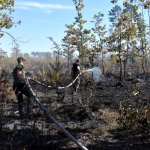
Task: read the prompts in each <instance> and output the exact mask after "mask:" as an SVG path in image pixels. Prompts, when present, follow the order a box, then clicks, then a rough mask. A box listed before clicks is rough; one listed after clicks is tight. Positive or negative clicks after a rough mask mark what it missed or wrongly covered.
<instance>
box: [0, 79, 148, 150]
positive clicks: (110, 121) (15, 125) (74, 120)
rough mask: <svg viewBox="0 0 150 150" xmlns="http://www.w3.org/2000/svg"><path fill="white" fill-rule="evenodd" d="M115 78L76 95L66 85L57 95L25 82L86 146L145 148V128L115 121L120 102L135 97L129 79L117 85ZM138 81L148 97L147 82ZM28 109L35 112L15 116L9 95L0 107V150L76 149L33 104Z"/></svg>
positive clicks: (14, 102) (102, 149) (100, 149)
mask: <svg viewBox="0 0 150 150" xmlns="http://www.w3.org/2000/svg"><path fill="white" fill-rule="evenodd" d="M117 82H118V81H117V80H113V79H112V78H104V79H103V81H100V82H99V83H98V84H96V85H94V86H93V85H90V86H89V87H88V88H85V87H84V86H81V87H80V88H79V90H78V92H77V93H76V94H72V90H71V88H69V89H66V90H65V92H62V91H59V93H58V92H56V90H49V89H45V88H44V87H42V86H41V85H38V84H34V83H33V82H30V83H31V87H32V88H33V89H34V92H35V93H36V95H37V97H38V99H39V100H40V102H41V103H42V104H43V105H44V107H45V108H46V109H47V110H48V111H49V113H50V114H51V115H52V116H53V117H54V118H55V119H56V120H57V121H58V122H59V123H60V124H61V125H62V126H63V127H64V128H65V129H66V130H67V131H68V132H69V133H71V134H72V135H73V136H74V137H75V138H76V139H77V140H78V141H79V142H81V143H82V144H83V145H84V146H86V147H87V148H88V149H89V150H110V149H111V150H120V149H121V150H126V149H128V150H132V149H133V150H135V149H136V150H148V149H150V144H149V143H150V142H149V138H150V135H149V133H147V132H146V130H142V129H141V130H133V129H131V128H124V127H123V126H122V125H120V124H118V123H117V119H118V117H119V107H120V102H122V103H123V102H127V101H129V100H130V101H131V100H132V101H133V103H134V100H136V98H137V96H136V95H134V94H133V92H134V89H135V86H136V83H135V82H134V83H133V81H130V80H129V81H126V82H125V84H124V86H123V87H122V86H115V85H116V83H117ZM139 85H140V96H141V97H142V98H143V99H147V100H148V101H149V98H150V92H149V90H150V81H149V80H147V81H145V80H144V79H141V80H140V82H139ZM83 88H84V89H83ZM82 90H83V92H82ZM64 95H65V96H64ZM141 103H142V102H141ZM25 106H27V101H26V100H25ZM33 108H34V109H33V110H34V112H35V113H36V115H34V116H33V117H32V118H30V119H29V118H26V119H23V120H21V119H20V117H19V114H18V112H17V111H18V104H17V100H16V98H15V96H13V98H12V99H11V101H10V102H8V103H7V104H6V105H5V108H4V109H3V118H2V130H1V132H0V150H78V149H80V148H79V147H78V146H76V145H75V144H74V143H73V142H72V141H71V140H70V139H69V138H68V137H67V136H66V135H65V134H64V133H63V132H62V131H61V130H60V129H58V127H57V126H56V125H55V124H54V123H53V122H52V121H51V120H49V118H48V117H47V116H46V115H45V114H44V113H43V111H42V110H41V109H40V108H39V106H38V104H37V103H36V102H34V107H33Z"/></svg>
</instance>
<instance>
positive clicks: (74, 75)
mask: <svg viewBox="0 0 150 150" xmlns="http://www.w3.org/2000/svg"><path fill="white" fill-rule="evenodd" d="M77 76H78V75H76V74H73V76H72V78H73V79H75V78H76V77H77ZM79 85H80V78H78V79H77V80H76V81H75V82H74V83H73V89H74V91H76V92H77V89H78V88H79Z"/></svg>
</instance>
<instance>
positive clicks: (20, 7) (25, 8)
mask: <svg viewBox="0 0 150 150" xmlns="http://www.w3.org/2000/svg"><path fill="white" fill-rule="evenodd" d="M15 8H18V9H24V10H31V9H30V8H29V7H25V6H15Z"/></svg>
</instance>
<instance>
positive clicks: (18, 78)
mask: <svg viewBox="0 0 150 150" xmlns="http://www.w3.org/2000/svg"><path fill="white" fill-rule="evenodd" d="M17 61H18V65H17V66H16V67H15V68H14V70H13V77H14V82H13V90H14V91H15V95H16V96H17V100H18V109H19V114H20V117H21V119H24V118H25V117H26V115H25V112H24V105H23V103H24V99H23V95H22V94H24V95H25V96H27V97H28V106H27V114H28V116H30V115H31V114H32V99H33V95H32V93H31V91H30V89H29V88H28V87H27V84H28V81H27V80H26V78H25V71H24V62H25V59H24V58H23V57H18V58H17Z"/></svg>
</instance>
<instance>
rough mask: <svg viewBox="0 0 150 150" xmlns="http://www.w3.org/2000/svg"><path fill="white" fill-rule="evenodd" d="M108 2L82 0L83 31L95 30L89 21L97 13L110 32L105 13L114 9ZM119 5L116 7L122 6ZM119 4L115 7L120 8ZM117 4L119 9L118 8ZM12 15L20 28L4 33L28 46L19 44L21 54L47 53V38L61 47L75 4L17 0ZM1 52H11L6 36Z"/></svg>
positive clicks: (63, 0)
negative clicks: (101, 16)
mask: <svg viewBox="0 0 150 150" xmlns="http://www.w3.org/2000/svg"><path fill="white" fill-rule="evenodd" d="M110 1H111V0H84V1H83V3H84V5H85V7H84V9H83V10H82V14H83V19H85V20H87V23H86V24H85V26H84V27H85V28H87V29H91V28H92V27H94V24H92V23H91V22H90V21H91V20H92V17H93V16H94V15H95V14H98V12H101V13H104V15H105V16H104V20H103V23H104V24H106V26H107V29H108V28H109V24H110V23H109V20H108V12H109V11H110V10H111V8H112V7H114V5H113V4H111V2H110ZM122 1H123V0H119V3H120V4H121V6H122ZM119 3H118V4H119ZM120 4H119V5H120ZM14 10H15V12H13V13H12V16H13V17H14V20H13V21H14V22H17V21H19V20H21V22H22V23H21V24H20V25H17V27H12V28H11V29H9V30H4V31H7V32H9V33H10V34H12V35H13V36H14V37H15V38H20V37H21V39H20V40H21V41H28V42H27V43H19V45H20V49H21V53H29V54H30V53H31V52H32V51H38V52H50V51H52V49H51V48H52V47H53V46H52V42H51V41H50V40H49V39H48V38H47V37H53V39H54V40H55V41H56V42H57V43H59V44H61V40H62V38H63V37H64V36H65V33H64V31H65V30H66V27H65V24H72V22H74V21H75V19H74V17H76V16H77V12H76V10H75V6H74V2H73V1H72V0H32V1H30V0H24V1H22V0H16V1H15V7H14ZM0 43H1V48H2V49H3V50H5V51H7V53H8V55H9V56H10V53H11V52H12V50H11V48H12V47H13V46H14V45H12V40H11V38H10V37H9V36H8V35H4V37H3V38H1V41H0Z"/></svg>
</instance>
